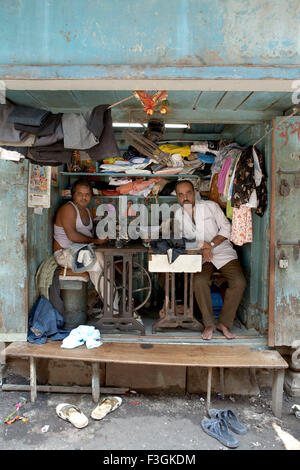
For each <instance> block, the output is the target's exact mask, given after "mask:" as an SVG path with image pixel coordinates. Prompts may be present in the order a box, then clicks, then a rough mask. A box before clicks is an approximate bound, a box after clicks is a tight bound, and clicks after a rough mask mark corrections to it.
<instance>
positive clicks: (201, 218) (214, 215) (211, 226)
mask: <svg viewBox="0 0 300 470" xmlns="http://www.w3.org/2000/svg"><path fill="white" fill-rule="evenodd" d="M175 224H176V229H177V231H178V235H179V237H180V238H182V237H184V238H187V239H189V240H193V239H195V238H196V240H197V241H203V240H204V241H206V242H208V243H209V242H211V241H212V240H213V239H214V238H215V237H216V236H217V235H222V236H223V237H225V238H226V240H224V241H223V242H222V243H220V245H218V246H216V247H215V248H213V250H212V255H213V258H212V261H211V262H212V263H213V264H214V266H215V267H216V268H217V269H220V268H222V266H224V265H225V264H227V263H229V261H232V260H234V259H237V254H236V251H235V250H234V248H233V246H232V244H231V243H230V241H229V239H230V233H231V224H230V222H229V220H227V219H226V217H225V215H224V213H223V211H222V209H221V208H220V206H219V204H217V203H216V202H213V201H202V200H199V198H198V197H197V198H196V202H195V206H194V222H193V220H192V218H191V216H190V215H189V214H188V212H187V211H186V210H184V208H183V207H181V208H180V209H178V210H177V211H176V212H175ZM176 235H177V234H176Z"/></svg>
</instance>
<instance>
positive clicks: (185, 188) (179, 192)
mask: <svg viewBox="0 0 300 470" xmlns="http://www.w3.org/2000/svg"><path fill="white" fill-rule="evenodd" d="M175 190H176V196H177V199H178V202H179V204H181V205H184V204H191V205H192V206H194V205H195V189H194V186H193V184H192V183H191V182H190V181H188V180H182V181H178V182H177V184H176V186H175Z"/></svg>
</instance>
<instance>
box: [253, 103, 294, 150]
mask: <svg viewBox="0 0 300 470" xmlns="http://www.w3.org/2000/svg"><path fill="white" fill-rule="evenodd" d="M298 111H299V109H298V108H293V112H292V114H289V115H288V116H286V117H285V118H284V119H282V120H281V121H280V122H279V123H278V124H277V126H276V127H278V126H280V124H282V123H283V122H285V121H288V120H289V119H290V118H291V117H293V116H295V114H297V113H298ZM273 129H274V127H271V129H269V130H268V131H267V132H266V133H265V134H264V135H263V136H262V137H261V138H260V139H258V140H257V141H256V142H255V143H254V144H252V146H253V147H255V145H257V144H258V143H259V142H260V141H261V140H263V139H264V138H265V137H266V136H267V135H268V134H270V132H271V131H272V130H273Z"/></svg>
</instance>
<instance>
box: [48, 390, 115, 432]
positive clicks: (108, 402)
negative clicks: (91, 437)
mask: <svg viewBox="0 0 300 470" xmlns="http://www.w3.org/2000/svg"><path fill="white" fill-rule="evenodd" d="M121 404H122V398H120V397H107V398H103V399H102V400H100V402H99V403H98V405H97V406H96V408H94V409H93V411H92V412H91V418H93V419H95V420H97V421H99V420H100V419H103V418H104V417H105V416H106V415H107V414H108V413H111V412H112V411H114V410H116V409H117V408H119V406H120V405H121ZM56 414H57V415H58V416H59V417H60V418H62V419H63V420H65V421H69V422H70V423H71V424H73V426H75V428H78V429H82V428H85V427H86V426H87V425H88V418H87V417H86V416H85V414H84V413H83V412H82V411H81V409H80V408H78V406H75V405H71V404H69V403H60V404H59V405H57V407H56Z"/></svg>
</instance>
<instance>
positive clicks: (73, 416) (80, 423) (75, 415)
mask: <svg viewBox="0 0 300 470" xmlns="http://www.w3.org/2000/svg"><path fill="white" fill-rule="evenodd" d="M56 414H57V415H58V416H59V417H60V418H62V419H64V420H65V421H69V422H70V423H71V424H73V426H75V428H78V429H81V428H85V427H86V426H87V425H88V419H87V417H86V416H85V414H83V413H82V411H81V409H80V408H78V407H77V406H75V405H70V404H69V403H60V404H59V405H57V407H56Z"/></svg>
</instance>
